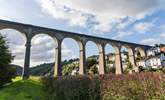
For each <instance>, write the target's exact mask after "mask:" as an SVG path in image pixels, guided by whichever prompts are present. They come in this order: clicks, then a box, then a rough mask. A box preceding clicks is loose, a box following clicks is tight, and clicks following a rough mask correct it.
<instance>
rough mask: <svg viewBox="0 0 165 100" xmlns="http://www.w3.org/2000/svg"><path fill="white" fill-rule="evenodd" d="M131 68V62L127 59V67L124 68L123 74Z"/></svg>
mask: <svg viewBox="0 0 165 100" xmlns="http://www.w3.org/2000/svg"><path fill="white" fill-rule="evenodd" d="M132 69H133V65H132V64H131V62H130V61H129V60H128V61H127V68H126V69H125V70H124V73H125V74H128V73H129V71H131V70H132Z"/></svg>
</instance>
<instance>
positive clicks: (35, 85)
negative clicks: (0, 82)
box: [0, 77, 46, 100]
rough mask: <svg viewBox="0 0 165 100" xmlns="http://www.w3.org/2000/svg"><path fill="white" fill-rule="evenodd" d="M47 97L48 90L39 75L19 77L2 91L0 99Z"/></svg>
mask: <svg viewBox="0 0 165 100" xmlns="http://www.w3.org/2000/svg"><path fill="white" fill-rule="evenodd" d="M45 97H46V92H45V91H44V90H43V85H42V84H41V82H40V81H39V78H37V77H30V79H28V80H21V78H20V77H17V78H16V79H14V80H13V83H11V84H10V85H8V86H5V87H3V88H1V91H0V100H46V99H45Z"/></svg>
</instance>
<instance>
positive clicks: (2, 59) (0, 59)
mask: <svg viewBox="0 0 165 100" xmlns="http://www.w3.org/2000/svg"><path fill="white" fill-rule="evenodd" d="M12 59H13V57H12V55H11V53H10V51H9V48H8V46H7V45H6V41H5V38H4V37H3V36H1V35H0V86H2V85H4V84H5V83H9V82H11V79H12V78H13V77H15V75H16V69H15V68H12V67H10V66H9V64H10V63H11V60H12Z"/></svg>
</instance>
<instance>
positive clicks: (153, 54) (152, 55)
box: [106, 44, 165, 70]
mask: <svg viewBox="0 0 165 100" xmlns="http://www.w3.org/2000/svg"><path fill="white" fill-rule="evenodd" d="M121 56H122V65H123V69H125V68H127V63H128V62H129V61H128V52H127V51H122V52H121ZM106 60H107V64H108V66H110V67H114V61H115V54H114V53H110V54H108V55H106ZM135 61H136V62H135V63H136V67H134V68H138V67H143V68H153V69H159V68H163V67H165V45H163V44H162V45H155V46H153V47H152V48H150V49H149V50H147V52H146V57H140V55H139V56H138V51H137V52H136V54H135ZM135 70H136V69H135Z"/></svg>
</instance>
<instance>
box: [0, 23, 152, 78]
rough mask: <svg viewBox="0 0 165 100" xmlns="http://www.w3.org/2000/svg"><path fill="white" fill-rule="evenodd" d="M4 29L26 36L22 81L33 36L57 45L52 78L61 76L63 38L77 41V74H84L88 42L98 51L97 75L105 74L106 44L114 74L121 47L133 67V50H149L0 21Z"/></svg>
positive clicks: (118, 68) (118, 67) (119, 71)
mask: <svg viewBox="0 0 165 100" xmlns="http://www.w3.org/2000/svg"><path fill="white" fill-rule="evenodd" d="M5 28H11V29H15V30H17V31H19V32H21V33H22V34H24V35H25V36H26V44H25V46H26V52H25V59H24V60H25V61H24V68H23V72H22V77H23V79H28V78H29V66H30V50H31V40H32V38H33V37H34V36H35V35H38V34H40V33H44V34H47V35H49V36H51V37H52V38H53V39H54V40H55V41H56V43H57V47H56V49H55V53H56V55H55V66H54V76H61V75H62V66H61V45H62V41H63V40H64V39H65V38H72V39H74V40H76V41H77V43H78V45H79V49H80V52H79V56H80V61H79V74H81V75H84V74H85V68H86V53H85V46H86V43H87V42H88V41H92V42H94V43H96V45H97V46H98V50H99V69H98V71H99V74H104V73H105V69H104V67H105V46H106V45H107V44H111V45H112V47H113V48H114V51H115V67H116V74H122V72H123V68H122V61H121V52H120V51H121V47H122V46H125V47H127V49H128V54H129V60H130V62H131V63H132V64H133V65H135V48H139V50H140V52H141V54H142V56H146V54H145V53H146V50H147V49H149V48H150V46H147V45H141V44H136V43H130V42H125V41H118V40H113V39H107V38H101V37H95V36H89V35H84V34H77V33H73V32H67V31H61V30H56V29H51V28H45V27H40V26H34V25H29V24H23V23H18V22H11V21H6V20H0V30H1V29H5Z"/></svg>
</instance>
